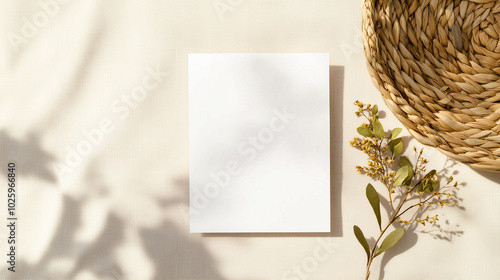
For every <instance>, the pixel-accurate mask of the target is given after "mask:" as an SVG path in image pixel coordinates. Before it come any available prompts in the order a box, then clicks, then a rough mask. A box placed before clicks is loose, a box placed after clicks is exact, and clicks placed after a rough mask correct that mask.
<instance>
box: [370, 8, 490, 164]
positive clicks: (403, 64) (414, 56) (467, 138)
mask: <svg viewBox="0 0 500 280" xmlns="http://www.w3.org/2000/svg"><path fill="white" fill-rule="evenodd" d="M363 36H364V49H365V55H366V58H367V64H368V70H369V73H370V75H371V77H372V78H373V81H374V84H375V85H376V87H377V88H378V90H379V91H380V92H381V93H382V96H383V98H384V101H385V103H386V105H387V106H388V107H389V108H390V110H391V111H392V112H393V113H394V114H395V115H396V117H397V118H398V119H399V120H400V121H401V122H402V123H403V125H404V126H405V127H406V128H407V129H408V130H409V132H410V133H411V134H412V135H413V136H414V137H415V138H416V139H417V140H418V141H419V142H421V143H423V144H426V145H430V146H434V147H436V148H437V149H438V150H440V151H441V152H442V153H444V154H445V155H447V156H449V157H451V158H453V159H456V160H458V161H461V162H464V163H466V164H469V165H470V166H471V167H473V168H476V169H482V170H487V171H495V172H500V1H495V0H493V1H492V0H470V1H459V0H455V1H452V0H394V1H391V0H383V1H380V0H379V1H377V0H365V1H364V4H363Z"/></svg>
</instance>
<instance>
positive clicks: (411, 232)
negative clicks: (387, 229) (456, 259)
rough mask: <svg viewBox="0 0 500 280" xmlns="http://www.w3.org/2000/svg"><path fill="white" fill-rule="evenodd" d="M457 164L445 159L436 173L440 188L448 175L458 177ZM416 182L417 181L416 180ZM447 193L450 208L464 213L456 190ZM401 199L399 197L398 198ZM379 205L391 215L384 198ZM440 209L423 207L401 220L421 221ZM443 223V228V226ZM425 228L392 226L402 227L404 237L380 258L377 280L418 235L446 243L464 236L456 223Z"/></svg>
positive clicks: (415, 225)
mask: <svg viewBox="0 0 500 280" xmlns="http://www.w3.org/2000/svg"><path fill="white" fill-rule="evenodd" d="M456 164H458V163H457V162H456V161H454V160H451V159H447V160H446V161H445V163H444V164H443V167H442V168H441V170H439V171H438V174H439V176H440V178H442V180H441V186H445V184H444V183H446V182H447V180H446V178H448V177H449V176H450V175H458V174H459V172H458V171H456V170H453V167H454V166H455V165H456ZM417 180H418V179H417ZM464 186H465V183H461V184H459V187H464ZM447 192H450V193H451V194H452V195H451V197H449V200H448V201H449V202H450V203H456V205H455V206H451V207H453V208H454V209H458V210H461V211H465V207H463V206H461V205H460V204H461V202H463V198H461V197H460V196H459V195H458V194H459V192H458V191H457V190H456V189H451V190H449V191H447ZM399 199H401V197H399ZM380 200H381V204H382V206H384V208H385V210H386V211H388V213H391V209H390V207H389V202H388V201H387V200H386V199H385V197H383V196H382V197H380ZM416 202H418V201H415V202H414V203H410V204H409V205H412V204H415V203H416ZM409 205H408V206H409ZM439 209H441V208H440V207H439V206H438V205H436V204H435V205H433V206H431V207H429V206H424V208H419V210H418V211H416V212H414V213H413V215H412V216H411V218H409V219H408V218H404V216H403V217H402V219H405V220H416V219H419V220H421V219H423V217H425V216H427V215H429V216H432V215H434V214H439V213H437V212H436V211H435V210H439ZM443 223H444V226H443ZM426 224H427V226H425V227H424V226H422V225H420V223H418V222H414V223H412V224H410V225H407V226H401V224H398V223H395V224H394V226H395V227H396V228H400V227H403V228H404V229H405V235H404V237H403V238H402V239H401V240H400V241H399V242H398V243H397V244H396V245H395V246H394V247H392V248H391V249H390V250H388V251H386V252H385V253H384V255H383V257H382V260H381V264H380V271H379V277H378V279H379V280H383V279H384V276H385V267H386V265H387V264H388V263H389V261H390V260H391V259H392V258H394V257H395V256H397V255H399V254H401V253H403V252H406V251H407V250H409V249H411V248H412V247H413V246H415V245H416V244H417V242H418V233H420V234H428V235H430V236H432V237H433V238H434V239H439V240H445V241H448V242H451V241H452V239H453V237H460V236H462V235H463V234H464V231H463V230H457V229H456V228H459V227H460V225H459V224H458V223H457V224H455V225H451V223H450V221H449V220H444V221H440V220H438V222H437V223H435V224H429V223H426ZM419 227H423V229H422V230H417V229H418V228H419Z"/></svg>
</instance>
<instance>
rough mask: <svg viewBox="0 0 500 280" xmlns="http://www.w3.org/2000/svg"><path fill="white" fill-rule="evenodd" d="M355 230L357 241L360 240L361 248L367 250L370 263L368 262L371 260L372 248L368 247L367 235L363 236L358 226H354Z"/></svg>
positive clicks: (367, 258)
mask: <svg viewBox="0 0 500 280" xmlns="http://www.w3.org/2000/svg"><path fill="white" fill-rule="evenodd" d="M353 229H354V235H355V236H356V239H358V241H359V244H361V246H363V249H365V252H366V262H367V263H368V260H369V259H370V246H368V242H367V241H366V238H365V235H364V234H363V232H362V231H361V229H360V228H359V227H358V226H354V227H353Z"/></svg>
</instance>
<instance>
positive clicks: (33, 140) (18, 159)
mask: <svg viewBox="0 0 500 280" xmlns="http://www.w3.org/2000/svg"><path fill="white" fill-rule="evenodd" d="M0 143H2V145H1V147H0V157H1V158H3V159H4V160H7V161H12V162H14V163H15V164H16V169H18V170H19V172H21V173H22V174H23V175H26V176H35V177H38V178H40V179H43V180H45V181H49V182H54V181H55V179H56V177H55V175H54V174H53V171H52V170H51V169H50V166H51V165H52V163H53V162H54V157H53V156H52V155H51V154H49V153H47V152H46V151H45V150H44V149H43V148H42V147H41V145H40V140H39V139H38V136H37V135H34V134H31V135H29V136H28V137H27V139H25V140H17V139H14V138H12V137H11V136H10V135H8V134H7V133H6V132H4V131H0ZM0 172H1V173H2V174H4V175H6V172H7V168H2V169H1V171H0Z"/></svg>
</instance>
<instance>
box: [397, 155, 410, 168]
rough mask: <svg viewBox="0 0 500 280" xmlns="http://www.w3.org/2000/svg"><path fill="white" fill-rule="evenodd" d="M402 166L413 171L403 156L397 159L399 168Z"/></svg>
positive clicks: (408, 161)
mask: <svg viewBox="0 0 500 280" xmlns="http://www.w3.org/2000/svg"><path fill="white" fill-rule="evenodd" d="M403 166H409V167H410V168H412V169H413V166H412V164H411V162H410V160H409V159H408V158H407V157H405V156H401V157H400V158H399V167H403Z"/></svg>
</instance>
